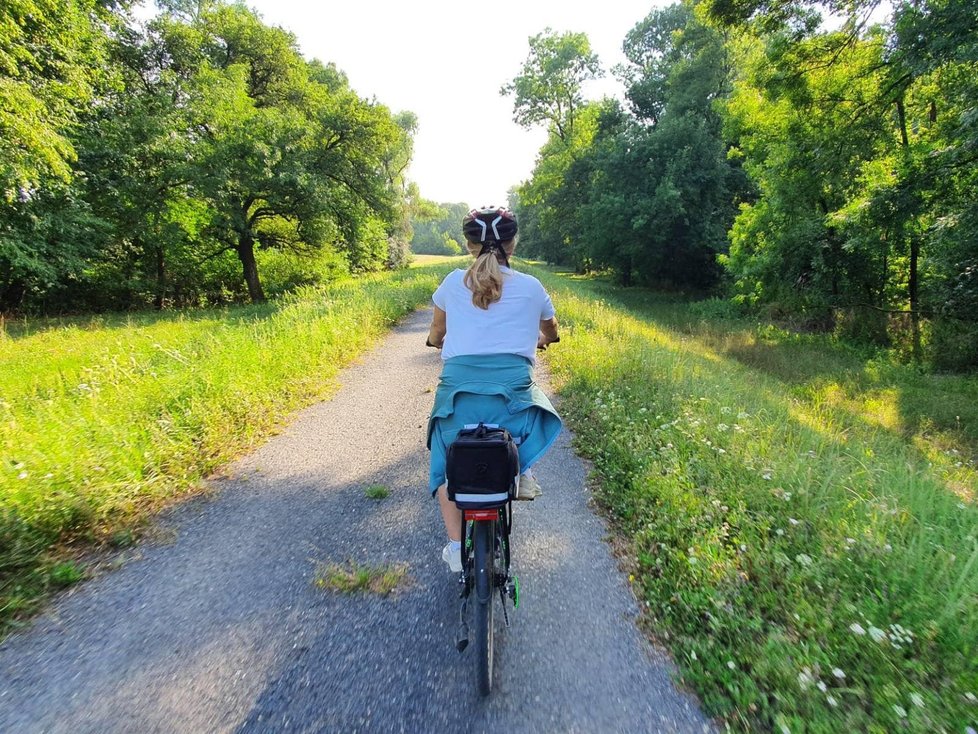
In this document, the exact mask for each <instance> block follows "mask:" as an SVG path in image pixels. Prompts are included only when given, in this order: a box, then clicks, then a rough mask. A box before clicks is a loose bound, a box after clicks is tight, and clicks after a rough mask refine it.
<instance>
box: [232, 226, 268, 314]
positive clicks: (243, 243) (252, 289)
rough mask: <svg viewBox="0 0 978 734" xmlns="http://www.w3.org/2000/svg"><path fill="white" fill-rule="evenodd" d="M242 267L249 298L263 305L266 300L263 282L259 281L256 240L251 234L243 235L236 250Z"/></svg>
mask: <svg viewBox="0 0 978 734" xmlns="http://www.w3.org/2000/svg"><path fill="white" fill-rule="evenodd" d="M235 249H236V250H237V252H238V258H239V259H240V260H241V266H242V268H243V269H244V279H245V283H247V284H248V296H249V297H250V298H251V302H252V303H262V302H263V301H264V300H265V292H264V291H263V290H262V288H261V280H259V279H258V263H257V262H256V261H255V240H254V238H253V237H252V236H251V233H247V234H242V235H241V236H240V237H239V238H238V246H237V247H236V248H235Z"/></svg>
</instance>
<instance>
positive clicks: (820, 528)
mask: <svg viewBox="0 0 978 734" xmlns="http://www.w3.org/2000/svg"><path fill="white" fill-rule="evenodd" d="M535 274H537V275H538V276H539V277H541V279H542V280H544V282H545V284H546V285H547V286H548V288H549V289H550V290H551V291H552V293H553V294H554V296H555V301H556V303H557V308H558V312H559V315H560V318H561V321H562V324H563V326H564V332H565V333H566V334H567V338H565V339H564V341H563V343H562V344H561V345H559V346H558V347H556V348H554V349H552V350H551V351H550V353H549V362H550V364H551V367H552V370H553V372H554V375H555V379H556V381H557V385H558V388H559V390H560V392H561V394H562V395H563V396H564V401H563V403H562V404H563V410H564V411H565V413H566V414H567V415H568V417H569V418H570V420H571V423H572V425H573V426H574V428H575V429H576V431H577V435H578V439H579V444H578V445H579V448H580V449H581V450H582V451H583V452H584V453H586V454H587V455H588V456H589V457H590V458H591V459H592V460H593V462H594V467H595V472H596V475H597V477H598V479H599V482H598V489H597V495H598V497H599V499H600V501H601V502H602V503H603V505H604V506H605V507H606V508H607V509H608V511H609V513H610V514H611V516H612V518H613V522H614V525H615V527H616V528H617V530H618V531H619V532H620V533H621V535H622V536H623V537H624V538H625V539H626V547H627V548H628V549H629V550H628V555H629V558H628V559H627V561H628V563H629V564H630V566H631V568H632V578H633V582H634V585H635V589H636V592H637V594H638V596H639V598H640V600H641V601H642V602H643V603H644V605H645V609H646V622H647V624H648V627H649V629H650V631H651V633H652V634H653V635H655V636H656V637H657V638H659V639H660V640H661V641H663V642H664V643H665V644H666V645H667V646H668V647H669V648H670V649H671V650H672V652H673V654H674V656H675V659H676V661H677V663H678V665H679V669H680V672H681V675H682V678H683V679H684V681H685V682H686V683H688V684H689V685H691V686H692V687H693V688H695V689H696V690H697V691H698V693H699V694H700V696H701V697H702V700H703V702H704V704H705V706H706V708H707V710H708V711H709V712H710V713H712V714H717V715H720V716H722V717H723V718H724V719H725V720H726V721H727V722H728V723H729V724H730V725H731V726H732V727H733V728H735V729H738V730H743V731H752V730H765V731H766V730H773V731H779V732H781V731H790V732H863V731H871V732H884V731H912V732H939V731H949V732H964V731H965V728H966V727H967V726H972V727H976V726H978V723H976V722H978V699H976V696H978V539H976V536H978V508H976V506H975V502H974V499H975V490H976V489H978V472H976V462H975V457H976V456H978V452H976V447H978V379H976V378H975V377H970V378H964V377H956V378H947V377H941V376H928V375H922V374H920V373H918V372H916V371H915V370H913V369H910V368H907V367H903V366H900V365H896V364H890V363H888V362H886V360H885V359H882V358H879V357H876V356H873V355H870V354H859V353H856V352H852V351H849V350H847V349H846V348H844V347H843V346H841V345H837V344H834V343H833V342H832V341H831V340H829V339H826V338H822V337H816V336H803V335H795V334H790V333H787V332H784V331H781V330H779V329H777V328H774V327H771V326H763V325H753V324H748V323H745V322H741V321H735V320H728V321H724V322H719V321H716V320H711V319H701V318H699V316H698V315H697V312H696V310H695V308H691V307H689V306H688V305H684V304H677V303H675V302H674V301H669V300H668V299H664V298H659V297H656V296H654V295H651V294H648V293H643V292H642V291H639V290H635V291H628V292H622V291H615V290H611V289H608V288H606V287H604V286H601V285H595V284H592V283H588V282H581V281H577V282H576V281H574V280H573V279H571V278H569V277H566V276H563V277H561V276H555V275H552V274H548V273H546V272H545V271H536V272H535Z"/></svg>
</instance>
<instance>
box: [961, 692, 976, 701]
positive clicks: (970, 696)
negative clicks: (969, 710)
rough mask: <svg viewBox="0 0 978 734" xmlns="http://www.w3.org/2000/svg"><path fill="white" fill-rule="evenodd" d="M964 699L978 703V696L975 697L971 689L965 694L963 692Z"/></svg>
mask: <svg viewBox="0 0 978 734" xmlns="http://www.w3.org/2000/svg"><path fill="white" fill-rule="evenodd" d="M964 700H965V701H967V702H968V703H978V698H975V694H974V693H972V692H971V691H968V692H967V693H966V694H964Z"/></svg>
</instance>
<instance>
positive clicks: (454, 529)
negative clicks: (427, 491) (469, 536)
mask: <svg viewBox="0 0 978 734" xmlns="http://www.w3.org/2000/svg"><path fill="white" fill-rule="evenodd" d="M438 505H439V506H440V507H441V519H442V520H444V521H445V532H447V533H448V539H449V540H455V541H460V540H461V539H462V513H461V512H459V509H458V507H456V506H455V503H454V502H452V501H451V500H450V499H448V485H447V484H443V485H441V486H440V487H439V488H438Z"/></svg>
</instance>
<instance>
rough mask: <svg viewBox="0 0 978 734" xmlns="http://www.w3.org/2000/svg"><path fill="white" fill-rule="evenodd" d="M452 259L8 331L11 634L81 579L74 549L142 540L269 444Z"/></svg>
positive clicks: (0, 507)
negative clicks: (255, 299)
mask: <svg viewBox="0 0 978 734" xmlns="http://www.w3.org/2000/svg"><path fill="white" fill-rule="evenodd" d="M450 268H451V265H450V264H449V265H443V266H439V267H429V268H413V269H410V270H405V271H400V272H396V273H388V274H383V275H376V276H370V277H364V278H360V279H356V280H347V281H343V282H340V283H335V284H332V285H330V286H328V287H323V288H316V289H304V290H300V291H298V292H296V293H294V294H292V295H290V296H288V297H286V298H283V299H281V300H279V301H276V302H273V303H269V304H265V305H262V306H249V307H240V308H227V309H219V310H198V311H191V312H181V313H168V314H162V315H159V314H135V315H131V316H114V317H105V318H102V317H100V318H94V319H87V320H70V321H64V320H62V321H38V322H31V323H11V322H8V323H7V324H6V325H5V327H4V329H2V330H0V631H2V629H3V627H4V626H5V625H7V624H9V623H11V622H13V621H15V620H16V619H18V618H19V617H21V616H22V615H24V614H25V613H27V612H30V611H31V610H32V609H34V608H35V607H36V606H37V604H38V603H39V601H40V600H41V599H43V596H44V594H45V593H46V592H47V591H49V590H51V589H55V588H58V587H60V586H63V585H65V583H67V582H69V581H70V580H74V578H73V577H72V575H71V574H68V573H66V571H65V567H64V566H63V565H59V564H62V563H63V562H65V561H66V560H67V559H68V558H70V557H71V554H69V553H66V552H65V550H64V546H65V545H67V544H72V543H76V542H77V541H82V542H86V543H90V542H103V541H107V542H110V543H111V542H114V541H115V539H117V538H128V539H131V537H132V533H133V530H134V529H135V528H138V525H139V523H140V521H141V519H142V518H145V517H146V515H147V513H148V512H150V511H152V510H154V509H157V508H159V507H160V506H161V505H163V504H165V503H167V502H170V501H172V500H173V499H174V498H176V497H179V496H180V495H182V494H185V493H187V492H191V491H194V490H195V489H196V488H197V487H198V486H199V485H200V480H201V478H202V477H204V476H206V475H207V474H208V473H210V472H211V471H213V470H214V469H215V468H217V467H218V466H220V465H221V464H224V463H226V462H227V461H229V460H230V459H232V458H233V457H235V456H236V455H239V454H240V453H242V452H244V451H246V450H247V449H249V448H250V447H253V446H255V445H257V444H258V443H260V442H261V441H263V440H264V439H265V438H267V436H268V435H269V434H270V433H271V432H272V431H273V430H274V429H275V427H276V426H277V425H279V424H281V423H282V422H283V421H284V420H285V418H286V417H287V416H288V415H289V414H290V413H292V412H293V411H295V410H296V409H298V408H300V407H303V406H305V405H308V404H310V403H312V402H314V401H316V400H319V399H322V398H324V397H326V396H327V395H328V394H329V393H330V391H331V390H332V389H333V388H334V386H335V376H336V374H337V373H338V371H339V370H340V369H341V368H342V367H343V366H344V365H346V364H348V363H349V362H350V361H351V360H352V359H353V358H354V357H355V356H356V355H358V354H360V353H362V352H363V351H364V350H365V349H367V348H368V347H369V346H371V345H372V344H373V343H374V341H375V340H376V339H377V338H378V337H379V336H381V335H382V334H383V333H384V332H386V331H387V330H388V329H389V327H390V326H391V325H392V324H393V323H394V322H395V321H396V320H398V319H399V318H401V317H402V316H403V315H404V314H405V313H408V312H410V311H412V310H413V309H415V308H417V307H418V306H420V305H422V304H424V303H425V302H426V301H428V299H429V298H430V297H431V293H432V292H433V291H434V289H435V288H436V287H437V285H438V283H439V282H440V280H441V278H442V277H443V276H444V274H445V273H446V272H448V270H450Z"/></svg>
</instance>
